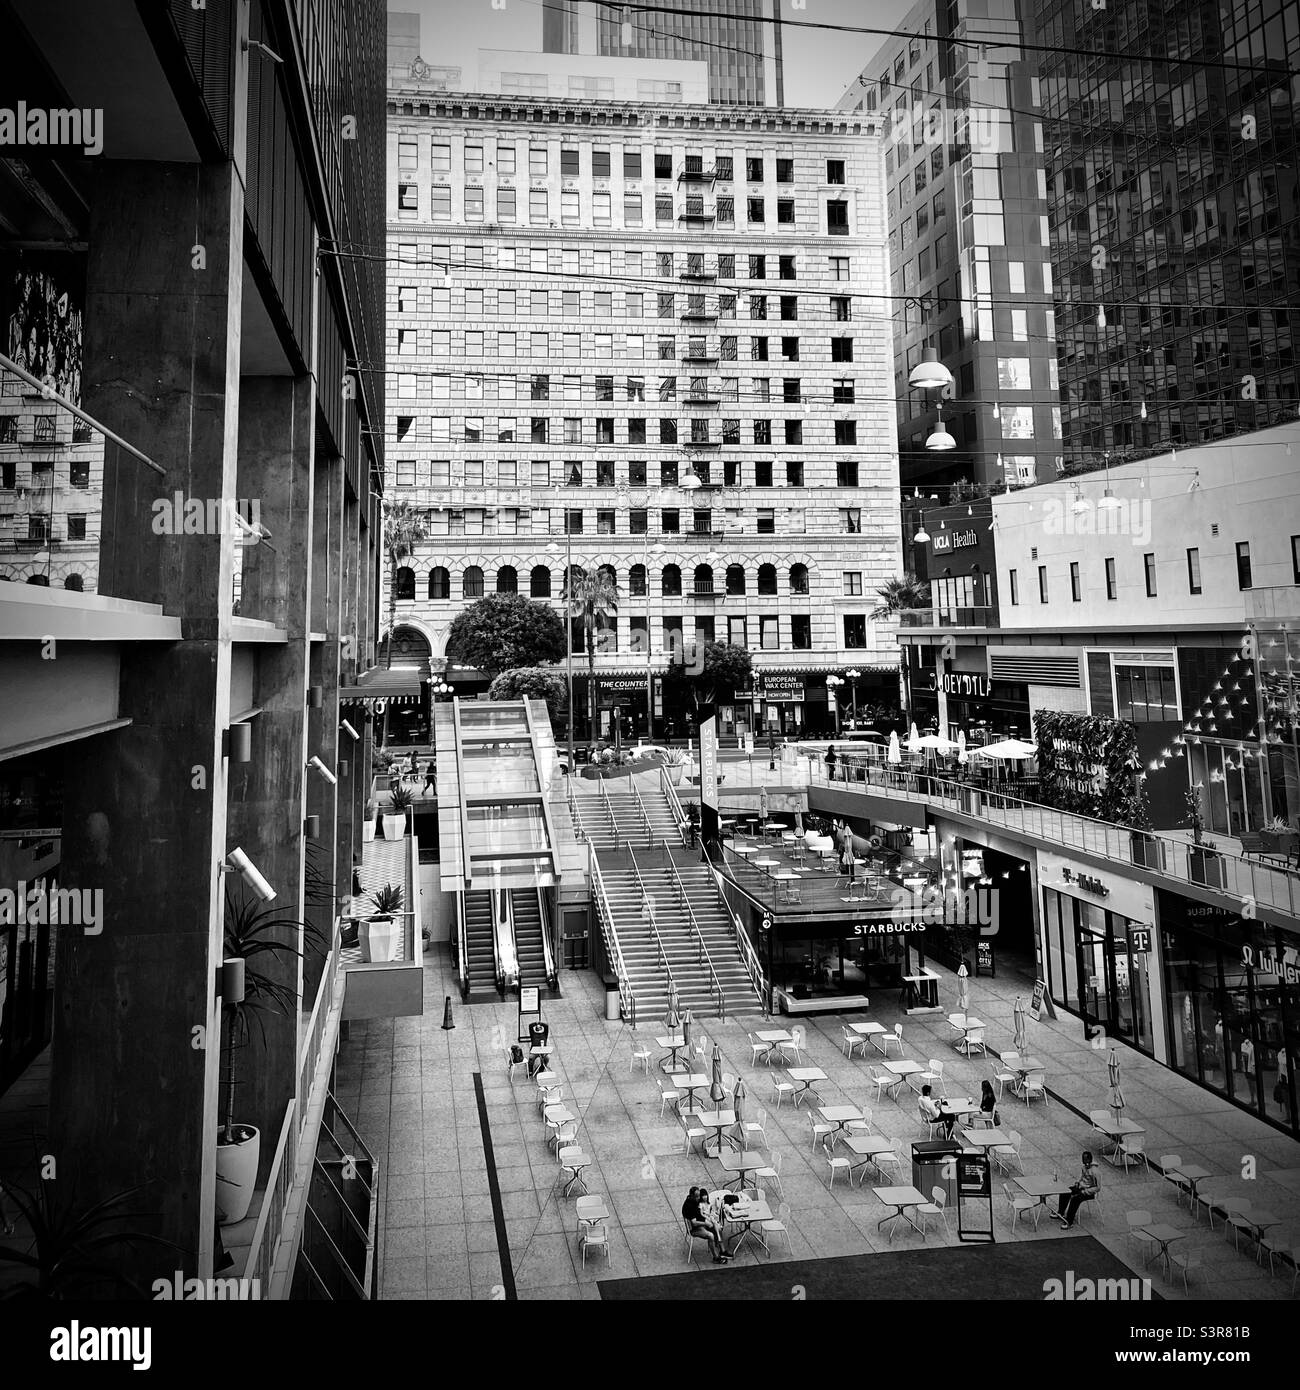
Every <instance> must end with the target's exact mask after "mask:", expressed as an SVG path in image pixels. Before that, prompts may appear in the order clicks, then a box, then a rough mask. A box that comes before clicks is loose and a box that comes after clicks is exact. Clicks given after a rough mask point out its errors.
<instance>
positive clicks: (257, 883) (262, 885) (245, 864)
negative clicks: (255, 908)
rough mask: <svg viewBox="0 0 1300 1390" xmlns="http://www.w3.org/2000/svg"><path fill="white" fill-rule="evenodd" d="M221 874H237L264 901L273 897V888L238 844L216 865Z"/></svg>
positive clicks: (266, 901) (267, 901) (268, 900)
mask: <svg viewBox="0 0 1300 1390" xmlns="http://www.w3.org/2000/svg"><path fill="white" fill-rule="evenodd" d="M217 867H218V868H219V869H220V870H221V872H222V873H223V874H239V876H240V877H241V878H242V879H243V880H244V882H245V883H246V884H248V886H249V887H250V888H251V889H252V890H253V892H254V893H255V894H256V895H257V896H258V898H260V899H261V901H262V902H264V903H269V902H270V901H271V899H272V898H273V897H275V889H274V888H272V887H271V885H270V884H269V883H268V882H267V881H266V879H264V878H263V877H262V875H261V874H260V873H259V872H258V869H257V865H256V864H254V863H253V861H252V860H251V859H250V858H249V857H248V855H246V854H245V853H244V851H243V850H242V849H240V848H239V846H238V845H236V846H235V848H234V849H232V850H231V851H230V853H229V854H228V855H226V857H225V858H224V859H223V860H222V861H221V862H220V864H219V865H218V866H217Z"/></svg>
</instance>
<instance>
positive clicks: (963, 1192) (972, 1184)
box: [953, 1151, 997, 1245]
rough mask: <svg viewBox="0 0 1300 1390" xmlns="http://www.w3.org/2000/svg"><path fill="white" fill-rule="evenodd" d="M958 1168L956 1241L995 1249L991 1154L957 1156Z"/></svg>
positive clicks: (955, 1159)
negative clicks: (992, 1246)
mask: <svg viewBox="0 0 1300 1390" xmlns="http://www.w3.org/2000/svg"><path fill="white" fill-rule="evenodd" d="M953 1161H954V1162H955V1163H956V1165H957V1239H958V1240H963V1241H968V1242H975V1243H978V1244H983V1245H992V1244H993V1243H994V1242H995V1241H996V1240H997V1237H996V1236H995V1235H994V1234H993V1173H992V1166H991V1163H990V1160H989V1156H988V1152H987V1151H985V1152H982V1153H961V1154H954V1155H953Z"/></svg>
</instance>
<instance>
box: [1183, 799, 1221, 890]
mask: <svg viewBox="0 0 1300 1390" xmlns="http://www.w3.org/2000/svg"><path fill="white" fill-rule="evenodd" d="M1204 790H1205V787H1204V784H1203V783H1201V782H1197V783H1196V784H1195V785H1194V786H1191V787H1189V788H1188V789H1187V790H1186V791H1185V792H1184V793H1183V804H1184V805H1185V806H1186V807H1187V823H1188V825H1190V826H1191V830H1192V848H1191V850H1189V851H1188V856H1187V859H1188V870H1189V873H1190V876H1191V879H1192V882H1193V883H1204V884H1205V885H1206V886H1207V887H1210V888H1219V887H1222V885H1223V864H1222V862H1221V861H1220V859H1219V856H1218V855H1217V854H1216V853H1215V852H1214V850H1213V849H1210V848H1206V846H1205V812H1204V810H1203V809H1202V807H1201V793H1202V792H1203V791H1204Z"/></svg>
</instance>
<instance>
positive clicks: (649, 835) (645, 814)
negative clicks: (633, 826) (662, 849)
mask: <svg viewBox="0 0 1300 1390" xmlns="http://www.w3.org/2000/svg"><path fill="white" fill-rule="evenodd" d="M627 780H628V783H629V785H630V786H631V788H632V795H633V796H634V797H635V798H636V809H637V810H638V811H639V812H640V815H641V824H642V825H644V826H645V847H646V849H654V847H655V836H654V831H653V830H652V829H651V828H650V812H649V811H648V810H647V809H646V804H645V802H644V801H643V800H642V799H641V789H640V787H638V786H637V784H636V774H635V773H633V775H632V776H630V777H629V778H628V779H627Z"/></svg>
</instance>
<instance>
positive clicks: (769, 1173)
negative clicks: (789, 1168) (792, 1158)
mask: <svg viewBox="0 0 1300 1390" xmlns="http://www.w3.org/2000/svg"><path fill="white" fill-rule="evenodd" d="M781 1157H782V1155H781V1154H780V1153H779V1152H778V1153H774V1154H773V1155H772V1163H771V1165H770V1167H767V1168H758V1169H756V1170H755V1172H754V1181H755V1182H758V1181H760V1180H762V1181H765V1182H774V1183H775V1184H776V1190H777V1191H778V1192H780V1193H781V1195H782V1196H785V1189H784V1188H782V1186H781Z"/></svg>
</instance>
